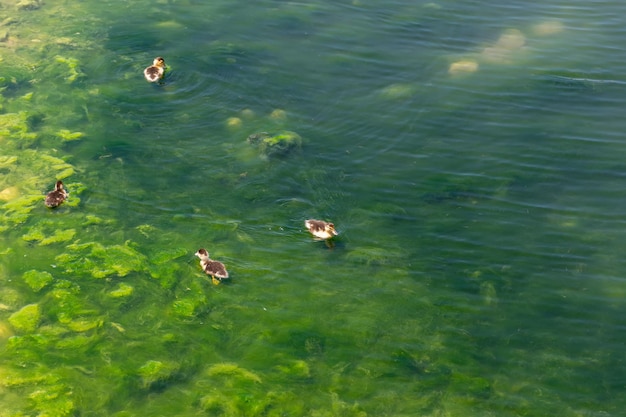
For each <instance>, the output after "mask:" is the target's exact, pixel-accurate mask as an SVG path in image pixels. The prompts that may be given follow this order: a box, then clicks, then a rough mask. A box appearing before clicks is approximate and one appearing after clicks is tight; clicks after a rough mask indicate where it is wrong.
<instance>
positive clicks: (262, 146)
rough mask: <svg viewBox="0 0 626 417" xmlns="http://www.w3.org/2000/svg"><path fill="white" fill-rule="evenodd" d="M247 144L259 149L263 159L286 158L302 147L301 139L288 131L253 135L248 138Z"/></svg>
mask: <svg viewBox="0 0 626 417" xmlns="http://www.w3.org/2000/svg"><path fill="white" fill-rule="evenodd" d="M247 141H248V143H250V144H251V145H255V146H257V147H258V148H259V152H260V154H261V155H262V156H264V157H279V156H286V155H288V154H289V153H291V152H293V151H295V150H298V149H300V148H301V147H302V138H301V137H300V135H298V134H297V133H295V132H291V131H288V130H285V131H282V132H279V133H278V134H276V135H272V134H270V133H268V132H259V133H254V134H252V135H250V136H248V139H247Z"/></svg>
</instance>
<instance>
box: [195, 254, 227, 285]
mask: <svg viewBox="0 0 626 417" xmlns="http://www.w3.org/2000/svg"><path fill="white" fill-rule="evenodd" d="M196 256H197V257H198V258H200V266H201V267H202V270H203V271H204V272H206V273H207V275H210V276H211V280H212V281H213V284H215V285H218V284H219V283H220V282H221V281H222V280H223V279H226V278H228V271H227V270H226V267H225V266H224V264H223V263H221V262H219V261H215V260H213V259H211V258H209V252H207V250H206V249H198V251H197V252H196Z"/></svg>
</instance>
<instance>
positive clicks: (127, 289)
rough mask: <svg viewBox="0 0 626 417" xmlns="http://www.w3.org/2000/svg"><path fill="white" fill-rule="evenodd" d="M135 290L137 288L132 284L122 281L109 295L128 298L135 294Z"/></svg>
mask: <svg viewBox="0 0 626 417" xmlns="http://www.w3.org/2000/svg"><path fill="white" fill-rule="evenodd" d="M134 291H135V288H134V287H133V286H132V285H128V284H126V283H124V282H120V283H119V284H118V286H117V287H116V288H115V289H114V290H111V291H109V296H110V297H113V298H126V297H130V296H131V295H133V292H134Z"/></svg>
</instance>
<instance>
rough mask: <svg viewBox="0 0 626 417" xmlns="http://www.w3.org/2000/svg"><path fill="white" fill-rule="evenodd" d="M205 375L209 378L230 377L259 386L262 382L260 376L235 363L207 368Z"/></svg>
mask: <svg viewBox="0 0 626 417" xmlns="http://www.w3.org/2000/svg"><path fill="white" fill-rule="evenodd" d="M205 374H206V375H207V376H209V377H220V378H224V377H229V378H234V379H235V380H240V381H246V382H254V383H257V384H260V383H261V382H262V380H261V377H260V376H258V375H257V374H255V373H254V372H251V371H249V370H247V369H244V368H242V367H240V366H239V365H237V364H235V363H217V364H215V365H212V366H210V367H209V368H207V370H206V371H205Z"/></svg>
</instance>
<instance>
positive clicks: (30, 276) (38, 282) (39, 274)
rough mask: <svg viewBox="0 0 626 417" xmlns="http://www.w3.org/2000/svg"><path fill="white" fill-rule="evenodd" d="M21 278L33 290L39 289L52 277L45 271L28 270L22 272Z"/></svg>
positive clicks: (49, 281)
mask: <svg viewBox="0 0 626 417" xmlns="http://www.w3.org/2000/svg"><path fill="white" fill-rule="evenodd" d="M22 278H23V279H24V281H25V282H26V284H28V286H29V287H30V288H31V289H32V290H33V291H35V292H39V291H41V289H42V288H44V287H45V286H46V285H48V284H50V283H51V282H52V281H53V280H54V278H53V277H52V274H51V273H49V272H46V271H37V270H34V269H32V270H30V271H26V272H24V275H22Z"/></svg>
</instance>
